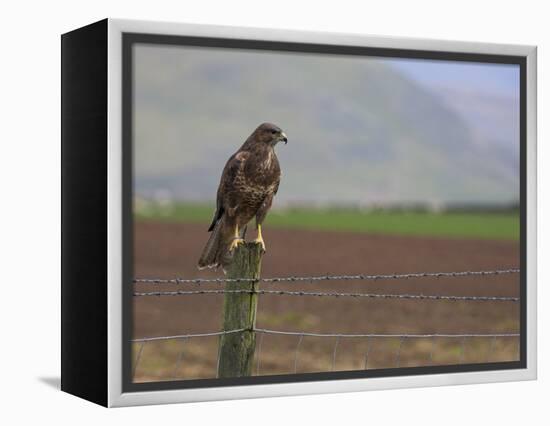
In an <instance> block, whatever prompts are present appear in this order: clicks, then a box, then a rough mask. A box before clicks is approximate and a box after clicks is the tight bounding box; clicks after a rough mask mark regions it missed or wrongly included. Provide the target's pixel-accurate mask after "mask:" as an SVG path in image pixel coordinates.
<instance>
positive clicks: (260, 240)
mask: <svg viewBox="0 0 550 426" xmlns="http://www.w3.org/2000/svg"><path fill="white" fill-rule="evenodd" d="M254 242H255V243H260V244H261V245H262V250H263V251H265V243H264V239H263V238H262V225H258V236H257V237H256V239H255V240H254Z"/></svg>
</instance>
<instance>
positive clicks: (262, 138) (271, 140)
mask: <svg viewBox="0 0 550 426" xmlns="http://www.w3.org/2000/svg"><path fill="white" fill-rule="evenodd" d="M253 136H255V137H254V139H256V140H257V141H258V142H262V143H266V144H268V145H271V146H275V145H277V143H279V142H284V143H285V145H286V144H287V142H288V139H287V137H286V134H285V132H283V131H282V130H281V128H280V127H278V126H276V125H275V124H272V123H263V124H260V125H259V126H258V128H257V129H256V130H255V131H254V133H253Z"/></svg>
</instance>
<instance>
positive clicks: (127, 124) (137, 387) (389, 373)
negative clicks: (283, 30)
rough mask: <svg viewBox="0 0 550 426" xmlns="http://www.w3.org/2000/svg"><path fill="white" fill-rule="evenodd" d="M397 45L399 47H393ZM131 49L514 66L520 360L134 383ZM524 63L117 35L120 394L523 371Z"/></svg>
mask: <svg viewBox="0 0 550 426" xmlns="http://www.w3.org/2000/svg"><path fill="white" fill-rule="evenodd" d="M396 43H399V41H396ZM135 44H150V45H151V44H152V45H175V46H189V47H214V48H224V49H244V50H258V51H262V50H268V51H279V52H293V53H301V54H324V55H338V56H369V57H381V58H406V59H428V60H444V61H445V60H446V61H461V62H481V63H494V64H509V65H518V66H519V69H520V99H519V101H520V239H519V244H520V299H521V300H520V360H519V361H508V362H496V363H476V364H459V365H440V366H422V367H401V368H388V369H378V370H354V371H338V372H319V373H297V374H283V375H272V376H252V377H235V378H222V379H219V378H212V379H190V380H175V381H159V382H148V383H133V382H132V376H131V364H132V362H131V361H132V357H131V342H130V340H131V338H132V318H133V303H132V299H133V298H132V293H133V283H132V282H133V225H134V223H133V211H132V199H133V134H132V125H133V123H132V118H133V113H132V111H133V110H132V108H133V56H132V47H133V45H135ZM526 72H527V58H526V57H525V56H514V55H496V54H485V53H483V54H481V53H468V52H450V51H433V50H412V49H399V48H380V47H368V46H349V45H332V44H330V45H329V44H315V43H301V42H280V41H271V40H251V39H232V38H215V37H195V36H177V35H164V34H146V33H122V153H123V155H122V157H123V160H122V194H123V195H122V198H123V199H122V222H123V223H122V250H123V253H122V261H123V265H122V271H123V272H122V289H121V291H122V325H121V326H122V342H120V344H121V345H122V369H121V370H122V391H123V392H140V391H161V390H177V389H193V388H195V389H197V388H213V387H227V386H243V385H255V384H275V383H298V382H314V381H327V380H342V379H363V378H370V377H395V376H417V375H426V374H448V373H464V372H483V371H495V370H512V369H525V368H527V155H526V153H527V74H526Z"/></svg>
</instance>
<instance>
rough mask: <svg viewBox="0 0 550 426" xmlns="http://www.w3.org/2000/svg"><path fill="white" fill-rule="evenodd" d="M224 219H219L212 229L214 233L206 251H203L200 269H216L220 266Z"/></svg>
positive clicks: (205, 248)
mask: <svg viewBox="0 0 550 426" xmlns="http://www.w3.org/2000/svg"><path fill="white" fill-rule="evenodd" d="M222 220H223V218H222V219H219V220H218V221H217V222H216V224H215V225H214V227H213V228H212V231H211V233H210V238H208V241H207V243H206V245H205V246H204V249H203V250H202V254H201V257H200V259H199V263H198V267H199V269H204V268H215V267H218V266H219V262H218V260H219V251H220V249H221V247H220V246H222V245H223V244H222V240H223V238H222V232H221V228H222Z"/></svg>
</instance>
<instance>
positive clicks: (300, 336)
mask: <svg viewBox="0 0 550 426" xmlns="http://www.w3.org/2000/svg"><path fill="white" fill-rule="evenodd" d="M519 272H520V270H519V269H517V268H508V269H495V270H484V271H453V272H420V273H408V274H383V275H366V274H364V275H328V274H327V275H321V276H290V277H273V278H259V279H244V278H243V279H234V278H193V279H183V278H174V279H160V278H140V279H135V280H134V284H176V285H180V284H192V285H201V284H227V283H246V282H261V283H268V284H277V283H296V282H298V283H300V282H302V283H314V282H319V281H346V280H364V281H376V280H405V279H423V278H443V277H446V278H460V277H487V276H498V275H508V274H518V273H519ZM226 287H227V286H226ZM231 293H248V294H258V295H274V296H310V297H337V298H338V297H350V298H369V299H398V300H434V301H435V300H439V301H468V302H512V303H517V302H519V301H520V298H519V297H509V296H462V295H460V296H455V295H439V294H388V293H351V292H318V291H302V290H300V291H288V290H263V289H262V290H259V289H258V290H246V289H231V288H225V289H201V290H175V291H164V290H162V291H142V292H137V291H136V292H134V293H133V295H134V296H135V297H144V296H194V295H221V294H231ZM243 332H254V333H258V334H259V336H260V337H259V342H258V348H257V355H256V359H257V361H256V362H257V365H256V374H257V375H259V374H260V363H261V351H262V342H263V336H264V335H284V336H295V337H297V344H296V347H295V351H294V352H295V353H294V357H293V358H294V372H296V371H297V366H298V361H299V351H300V348H301V346H302V343H303V340H304V338H305V337H320V338H334V339H335V342H334V346H333V351H332V363H331V366H332V367H331V368H332V370H334V369H335V367H336V356H337V351H338V347H339V345H340V340H341V339H353V338H355V339H367V340H368V347H367V351H366V354H365V363H364V368H365V369H367V367H368V359H369V353H370V350H371V342H372V340H373V339H399V345H398V350H397V354H396V358H395V359H396V367H399V366H400V365H401V351H402V347H403V344H404V342H405V341H406V340H409V339H431V340H432V345H431V351H430V354H429V362H430V363H433V352H434V347H435V340H436V339H438V338H447V339H459V340H460V356H459V360H458V363H459V364H461V363H463V362H464V356H465V355H464V354H465V344H466V340H467V339H474V338H485V339H491V340H490V345H489V348H488V353H487V356H486V360H487V362H489V361H490V360H491V356H492V353H493V351H494V347H495V344H496V340H497V339H506V338H515V339H517V340H518V345H517V356H518V357H519V337H520V334H519V333H515V332H506V333H458V334H452V333H386V334H384V333H359V334H355V333H338V332H332V333H321V332H309V331H287V330H272V329H266V328H256V327H254V328H240V329H235V330H222V331H215V332H206V333H195V334H179V335H172V336H158V337H142V338H136V339H132V340H131V342H132V343H134V344H139V345H140V346H139V349H138V352H137V355H136V358H135V360H134V365H133V374H134V376H135V373H136V370H137V367H138V364H139V362H140V359H141V357H142V353H143V349H144V347H145V344H147V343H149V342H159V341H168V340H181V341H187V340H188V339H192V338H201V337H215V336H217V337H219V336H223V335H228V334H235V333H243ZM219 357H220V354H219V352H218V359H217V363H219ZM182 359H183V349H182V350H181V351H180V353H179V355H178V358H177V361H176V365H175V369H174V378H175V377H176V376H177V373H178V370H179V369H180V365H181V363H182Z"/></svg>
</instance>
